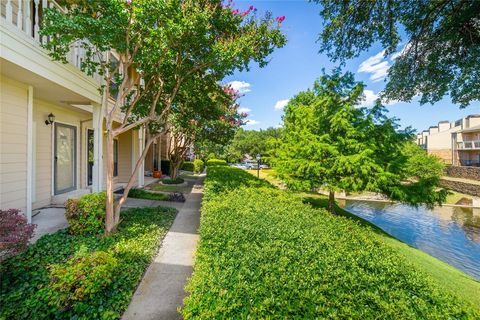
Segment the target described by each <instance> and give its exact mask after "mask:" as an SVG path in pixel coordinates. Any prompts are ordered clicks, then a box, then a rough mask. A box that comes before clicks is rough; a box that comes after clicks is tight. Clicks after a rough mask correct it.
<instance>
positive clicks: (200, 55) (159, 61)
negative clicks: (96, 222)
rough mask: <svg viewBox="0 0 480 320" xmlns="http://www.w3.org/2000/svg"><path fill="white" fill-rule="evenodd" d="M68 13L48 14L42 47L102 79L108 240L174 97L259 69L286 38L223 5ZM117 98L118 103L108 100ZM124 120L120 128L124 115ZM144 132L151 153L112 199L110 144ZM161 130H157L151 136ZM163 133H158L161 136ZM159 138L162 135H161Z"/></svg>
mask: <svg viewBox="0 0 480 320" xmlns="http://www.w3.org/2000/svg"><path fill="white" fill-rule="evenodd" d="M63 5H64V7H65V10H62V12H60V11H59V10H57V9H56V8H52V9H47V10H46V12H45V15H44V18H43V21H42V34H43V35H44V36H47V37H48V39H49V41H48V42H47V43H46V44H45V45H44V47H45V48H46V49H47V50H49V53H50V55H51V57H52V58H53V59H55V60H59V61H62V62H64V63H66V62H67V60H66V58H65V57H66V54H67V53H68V52H69V50H70V48H71V47H72V46H76V47H77V48H81V49H83V50H84V51H85V58H84V59H83V60H82V62H81V68H82V69H83V70H84V71H86V72H87V73H88V74H90V75H93V74H95V73H98V74H99V75H100V76H101V77H102V85H101V87H100V91H101V94H102V108H103V113H104V115H105V127H106V150H107V156H106V161H107V170H106V171H107V172H106V182H107V183H106V185H107V190H106V191H107V213H106V224H105V225H106V233H110V232H112V231H114V229H115V227H116V225H117V224H118V223H119V221H120V208H121V206H122V204H123V203H124V201H125V200H126V197H127V195H128V192H129V190H130V188H131V187H132V186H133V184H134V182H135V177H136V173H137V171H138V170H139V168H140V167H141V163H142V162H143V160H144V158H145V156H146V154H147V151H148V147H149V146H150V145H151V143H152V141H153V140H154V139H156V138H157V137H158V136H159V135H160V134H162V132H163V131H162V130H163V129H164V128H166V127H167V126H166V121H167V119H168V116H169V113H170V111H171V108H172V106H173V105H174V104H175V100H176V97H177V93H178V92H179V90H180V89H181V88H182V85H183V84H184V82H186V81H188V80H189V79H191V78H192V77H198V76H202V75H209V76H211V77H214V78H215V79H217V80H221V79H223V77H225V76H226V75H229V74H231V73H232V72H233V71H234V70H245V69H248V65H249V63H251V62H256V63H258V64H259V65H260V67H263V66H265V65H266V64H267V63H268V60H267V57H268V55H269V54H270V53H272V52H273V50H274V49H275V48H278V47H282V46H283V45H284V44H285V42H286V38H285V36H284V35H283V34H282V32H281V31H280V24H281V21H279V20H278V19H277V21H275V20H274V19H273V18H272V17H271V14H269V13H267V14H266V15H265V16H264V17H259V16H258V15H257V13H256V10H253V9H249V10H247V11H246V12H239V11H238V10H237V9H234V8H233V7H232V4H231V3H227V4H223V3H222V2H221V1H219V0H204V1H195V0H127V1H125V0H95V1H64V2H63ZM114 57H115V58H114ZM110 97H112V98H113V101H114V102H113V103H111V102H109V98H110ZM120 112H121V113H123V115H124V116H123V120H122V121H121V122H120V123H115V119H116V117H117V116H118V114H119V113H120ZM140 127H146V128H147V131H149V134H147V141H146V148H145V150H144V152H143V153H142V155H141V156H140V158H139V159H138V161H137V163H136V165H135V170H134V171H133V172H132V174H131V176H130V178H129V181H128V183H127V186H126V188H125V191H124V194H123V196H122V197H121V198H120V199H119V200H118V201H117V202H115V201H114V196H113V141H114V138H115V137H116V136H118V135H120V134H122V133H124V132H126V131H128V130H131V129H135V128H140ZM153 128H157V129H153ZM158 128H159V129H158ZM156 130H159V131H156Z"/></svg>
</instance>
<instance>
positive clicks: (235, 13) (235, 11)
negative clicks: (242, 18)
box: [232, 9, 240, 16]
mask: <svg viewBox="0 0 480 320" xmlns="http://www.w3.org/2000/svg"><path fill="white" fill-rule="evenodd" d="M239 12H240V10H238V9H235V10H232V14H233V15H234V16H236V15H237V14H238V13H239Z"/></svg>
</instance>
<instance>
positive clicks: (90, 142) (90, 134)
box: [87, 129, 94, 186]
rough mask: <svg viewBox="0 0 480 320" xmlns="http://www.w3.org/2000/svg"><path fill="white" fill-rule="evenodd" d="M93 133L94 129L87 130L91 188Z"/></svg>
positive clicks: (88, 174) (89, 183)
mask: <svg viewBox="0 0 480 320" xmlns="http://www.w3.org/2000/svg"><path fill="white" fill-rule="evenodd" d="M93 133H94V131H93V130H92V129H87V185H89V186H91V185H92V182H93V146H94V145H93Z"/></svg>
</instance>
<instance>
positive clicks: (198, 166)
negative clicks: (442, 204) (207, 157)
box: [193, 159, 205, 174]
mask: <svg viewBox="0 0 480 320" xmlns="http://www.w3.org/2000/svg"><path fill="white" fill-rule="evenodd" d="M204 168H205V163H204V162H203V161H202V160H200V159H195V160H194V161H193V172H194V173H197V174H198V173H202V172H203V169H204Z"/></svg>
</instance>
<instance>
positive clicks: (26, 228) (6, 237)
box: [0, 209, 36, 262]
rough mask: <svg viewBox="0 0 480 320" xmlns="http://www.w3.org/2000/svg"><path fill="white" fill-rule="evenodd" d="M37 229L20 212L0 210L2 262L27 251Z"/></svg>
mask: <svg viewBox="0 0 480 320" xmlns="http://www.w3.org/2000/svg"><path fill="white" fill-rule="evenodd" d="M35 227H36V226H35V225H34V224H30V223H28V222H27V218H26V217H25V216H24V215H23V214H22V213H21V212H20V210H17V209H8V210H0V262H1V261H2V260H5V259H6V258H9V257H11V256H14V255H16V254H18V253H20V252H22V251H23V250H25V248H26V247H27V245H28V241H30V239H31V238H32V236H33V232H34V230H35Z"/></svg>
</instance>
